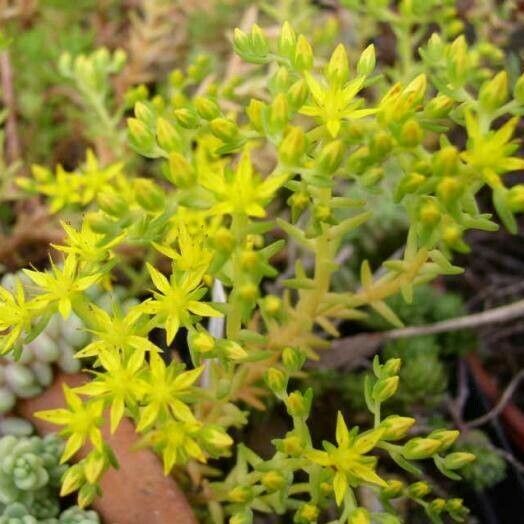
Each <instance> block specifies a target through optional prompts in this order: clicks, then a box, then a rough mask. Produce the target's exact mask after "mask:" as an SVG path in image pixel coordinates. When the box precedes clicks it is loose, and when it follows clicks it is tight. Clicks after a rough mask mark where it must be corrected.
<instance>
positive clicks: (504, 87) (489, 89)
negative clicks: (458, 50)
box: [479, 71, 508, 112]
mask: <svg viewBox="0 0 524 524" xmlns="http://www.w3.org/2000/svg"><path fill="white" fill-rule="evenodd" d="M507 98H508V74H507V73H506V71H501V72H500V73H498V74H497V75H495V77H494V78H492V79H491V80H490V81H489V82H485V83H484V84H483V85H482V87H481V88H480V92H479V102H480V105H481V107H482V108H483V109H484V110H485V111H488V112H492V111H495V110H496V109H498V108H499V107H500V106H501V105H502V104H504V102H506V100H507Z"/></svg>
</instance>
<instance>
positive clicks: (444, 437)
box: [428, 429, 460, 451]
mask: <svg viewBox="0 0 524 524" xmlns="http://www.w3.org/2000/svg"><path fill="white" fill-rule="evenodd" d="M459 435H460V432H459V431H458V430H456V429H438V430H436V431H432V432H431V433H430V434H429V435H428V438H430V439H435V440H438V441H439V442H440V449H439V451H444V450H446V449H448V448H449V447H450V446H451V445H452V444H453V443H454V442H455V440H457V438H458V437H459Z"/></svg>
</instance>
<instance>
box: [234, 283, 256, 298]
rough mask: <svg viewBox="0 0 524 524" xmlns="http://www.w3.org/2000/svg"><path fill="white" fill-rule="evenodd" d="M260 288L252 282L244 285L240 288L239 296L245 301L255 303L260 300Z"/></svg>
mask: <svg viewBox="0 0 524 524" xmlns="http://www.w3.org/2000/svg"><path fill="white" fill-rule="evenodd" d="M258 291H259V290H258V286H257V285H256V284H253V283H252V282H248V283H246V284H242V285H241V286H240V287H239V288H238V295H239V297H240V298H242V299H243V300H248V301H253V300H256V299H257V298H258Z"/></svg>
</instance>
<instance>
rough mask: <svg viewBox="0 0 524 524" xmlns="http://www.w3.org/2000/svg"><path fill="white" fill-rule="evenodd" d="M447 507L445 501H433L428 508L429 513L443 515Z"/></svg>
mask: <svg viewBox="0 0 524 524" xmlns="http://www.w3.org/2000/svg"><path fill="white" fill-rule="evenodd" d="M445 507H446V501H445V500H444V499H433V500H432V501H431V502H430V503H429V506H428V511H429V513H430V514H431V513H436V514H437V515H438V514H439V513H442V512H443V511H444V509H445Z"/></svg>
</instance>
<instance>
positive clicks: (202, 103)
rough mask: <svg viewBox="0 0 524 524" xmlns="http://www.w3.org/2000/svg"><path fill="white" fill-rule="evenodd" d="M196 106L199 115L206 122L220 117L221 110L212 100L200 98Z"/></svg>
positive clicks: (195, 103)
mask: <svg viewBox="0 0 524 524" xmlns="http://www.w3.org/2000/svg"><path fill="white" fill-rule="evenodd" d="M194 105H195V109H196V110H197V113H198V114H199V115H200V116H201V117H202V118H204V119H205V120H213V119H214V118H218V117H219V116H220V108H219V107H218V104H217V103H216V102H215V101H214V100H212V99H211V98H207V97H204V96H199V97H197V98H195V100H194Z"/></svg>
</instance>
